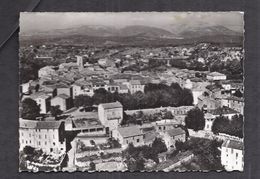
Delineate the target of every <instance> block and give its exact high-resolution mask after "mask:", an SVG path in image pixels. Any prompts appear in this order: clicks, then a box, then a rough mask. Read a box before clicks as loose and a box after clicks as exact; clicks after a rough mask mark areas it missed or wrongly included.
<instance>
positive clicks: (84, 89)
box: [71, 83, 94, 99]
mask: <svg viewBox="0 0 260 179" xmlns="http://www.w3.org/2000/svg"><path fill="white" fill-rule="evenodd" d="M71 86H72V97H73V99H74V98H75V97H76V96H79V95H88V96H93V95H94V91H93V89H92V87H91V84H87V83H84V84H83V83H74V84H73V85H71Z"/></svg>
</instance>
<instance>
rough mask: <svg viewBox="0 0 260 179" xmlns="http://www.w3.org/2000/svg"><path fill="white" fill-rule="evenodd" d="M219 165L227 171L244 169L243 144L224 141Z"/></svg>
mask: <svg viewBox="0 0 260 179" xmlns="http://www.w3.org/2000/svg"><path fill="white" fill-rule="evenodd" d="M221 164H222V165H223V166H224V167H225V169H226V170H227V171H232V170H238V171H243V169H244V144H243V142H242V141H236V140H226V141H225V142H224V143H223V144H222V146H221Z"/></svg>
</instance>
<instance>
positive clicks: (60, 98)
mask: <svg viewBox="0 0 260 179" xmlns="http://www.w3.org/2000/svg"><path fill="white" fill-rule="evenodd" d="M51 106H59V107H60V110H62V111H66V110H68V109H70V108H71V107H72V100H71V97H69V96H68V95H66V94H59V95H57V96H55V97H54V98H52V99H51Z"/></svg>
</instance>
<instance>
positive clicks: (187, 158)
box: [163, 154, 194, 172]
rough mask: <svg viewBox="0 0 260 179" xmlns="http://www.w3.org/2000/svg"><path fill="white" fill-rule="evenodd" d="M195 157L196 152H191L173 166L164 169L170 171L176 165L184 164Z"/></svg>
mask: <svg viewBox="0 0 260 179" xmlns="http://www.w3.org/2000/svg"><path fill="white" fill-rule="evenodd" d="M193 157H194V154H190V155H188V156H187V157H185V158H183V159H181V160H180V161H178V162H176V163H174V164H172V165H171V166H169V167H167V168H165V169H163V171H164V172H170V171H172V170H173V169H174V168H176V167H178V166H180V165H182V163H184V162H188V161H190V160H191V159H192V158H193Z"/></svg>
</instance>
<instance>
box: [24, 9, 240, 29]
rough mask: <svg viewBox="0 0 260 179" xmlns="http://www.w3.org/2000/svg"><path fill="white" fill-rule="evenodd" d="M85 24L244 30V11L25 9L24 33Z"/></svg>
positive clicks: (117, 26)
mask: <svg viewBox="0 0 260 179" xmlns="http://www.w3.org/2000/svg"><path fill="white" fill-rule="evenodd" d="M83 25H91V26H111V27H115V28H122V27H125V26H131V25H144V26H152V27H159V28H163V29H166V30H169V31H173V30H174V31H181V29H182V28H183V27H184V26H185V27H186V28H187V27H203V26H214V25H222V26H224V27H227V28H229V29H231V30H235V31H238V32H243V29H244V22H243V13H242V12H120V13H111V12H103V13H92V12H91V13H90V12H80V13H73V12H66V13H60V12H59V13H57V12H22V13H21V14H20V31H21V32H22V33H30V32H40V31H49V30H53V29H65V28H72V27H78V26H83Z"/></svg>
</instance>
